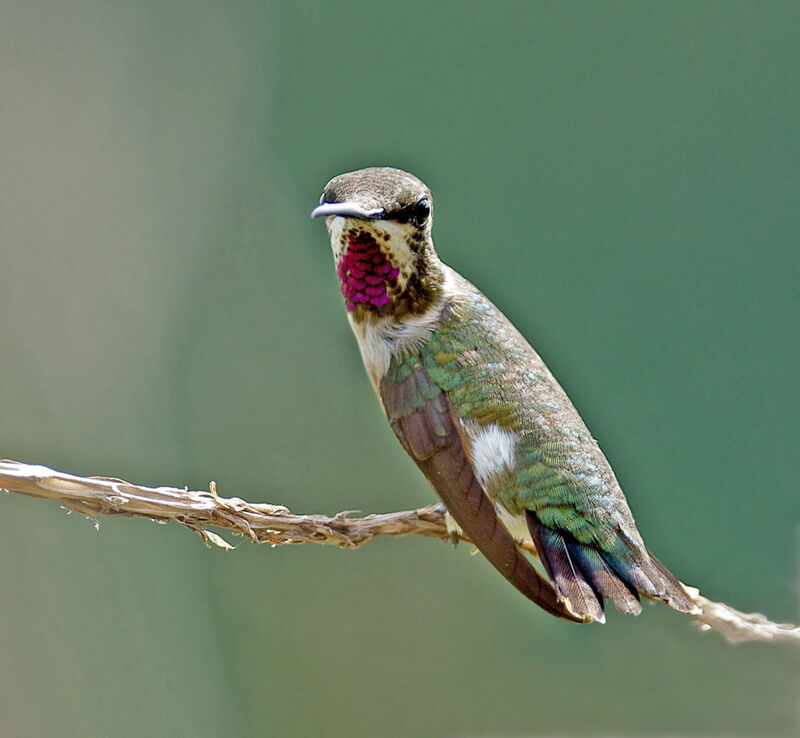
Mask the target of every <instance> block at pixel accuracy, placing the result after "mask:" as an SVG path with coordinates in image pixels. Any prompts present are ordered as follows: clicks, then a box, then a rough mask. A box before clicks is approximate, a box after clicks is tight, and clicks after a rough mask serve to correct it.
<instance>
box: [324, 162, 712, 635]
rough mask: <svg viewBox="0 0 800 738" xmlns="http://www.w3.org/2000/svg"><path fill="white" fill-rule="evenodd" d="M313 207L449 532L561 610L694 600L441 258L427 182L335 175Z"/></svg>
mask: <svg viewBox="0 0 800 738" xmlns="http://www.w3.org/2000/svg"><path fill="white" fill-rule="evenodd" d="M311 217H312V218H325V222H326V225H327V229H328V234H329V236H330V242H331V248H332V250H333V257H334V261H335V265H336V274H337V276H338V278H339V286H340V289H341V293H342V296H343V298H344V305H345V308H346V311H347V318H348V320H349V322H350V326H351V328H352V330H353V333H354V334H355V337H356V340H357V342H358V346H359V349H360V351H361V357H362V359H363V362H364V366H365V368H366V371H367V375H368V377H369V379H370V381H371V383H372V386H373V388H374V390H375V392H376V394H377V396H378V399H379V401H380V404H381V407H382V409H383V411H384V413H385V415H386V417H387V419H388V421H389V424H390V426H391V428H392V430H393V431H394V434H395V435H396V436H397V438H398V439H399V441H400V443H401V444H402V446H403V448H404V449H405V451H406V452H407V453H408V455H409V456H410V457H411V458H412V459H413V460H414V462H415V463H416V464H417V466H418V467H419V468H420V469H421V470H422V473H423V474H424V475H425V476H426V477H427V479H428V481H429V482H430V484H431V485H432V486H433V488H434V490H435V492H436V493H437V495H438V496H439V498H440V499H441V501H442V502H443V503H444V506H445V508H446V510H447V514H446V520H447V526H448V530H449V531H450V532H451V535H453V536H455V537H461V536H462V535H464V534H466V536H467V537H468V538H469V539H470V540H471V541H472V542H473V543H474V544H475V546H476V547H477V548H478V549H479V550H480V552H481V553H482V554H483V555H484V556H485V557H486V559H488V561H489V562H490V563H491V564H492V565H493V566H494V567H495V569H497V570H498V571H499V572H500V573H501V574H502V575H503V576H504V577H505V578H506V579H507V580H508V581H509V582H510V583H511V584H513V585H514V587H516V588H517V589H518V590H519V591H520V592H521V593H522V594H523V595H525V596H526V597H528V598H529V599H530V600H531V601H533V602H534V603H536V604H537V605H539V606H540V607H541V608H543V609H544V610H546V611H547V612H549V613H551V614H553V615H555V616H557V617H560V618H563V619H564V620H568V621H572V622H578V623H590V622H605V614H604V604H605V601H606V600H612V601H613V603H614V605H615V607H616V608H617V610H619V611H620V612H622V613H629V614H634V615H636V614H639V613H640V612H641V609H642V606H641V601H640V596H642V597H645V598H647V599H649V600H654V601H658V602H662V603H664V604H666V605H668V606H670V607H672V608H674V609H676V610H679V611H681V612H695V611H696V606H695V605H694V603H692V601H691V600H690V599H689V597H688V596H687V592H686V590H685V589H684V587H683V585H682V584H681V583H680V582H679V581H678V579H677V578H676V577H675V576H673V575H672V574H671V573H670V572H669V570H668V569H667V568H666V567H665V566H664V565H663V564H662V563H661V562H660V561H659V560H658V559H657V558H656V557H655V556H654V555H653V554H652V553H650V551H649V550H648V549H647V547H646V546H645V544H644V542H643V541H642V537H641V536H640V535H639V532H638V530H637V529H636V524H635V523H634V519H633V516H632V515H631V511H630V509H629V507H628V503H627V501H626V499H625V496H624V495H623V493H622V490H621V488H620V485H619V483H618V482H617V479H616V477H615V476H614V472H613V471H612V469H611V466H610V465H609V463H608V461H607V460H606V458H605V456H604V455H603V452H602V451H601V450H600V447H599V446H598V444H597V442H596V441H595V439H594V438H593V437H592V435H591V434H590V432H589V431H588V430H587V428H586V425H585V424H584V423H583V421H582V420H581V417H580V415H578V412H577V411H576V409H575V408H574V406H573V405H572V403H571V402H570V400H569V398H568V397H567V395H566V393H565V392H564V390H563V389H562V388H561V386H560V385H559V384H558V382H557V381H556V379H555V378H554V377H553V375H552V374H551V373H550V371H549V370H548V368H547V367H546V366H545V364H544V362H543V361H542V359H541V358H540V357H539V355H538V354H537V353H536V352H535V351H534V349H533V348H532V347H531V345H530V344H529V343H528V341H526V340H525V338H524V337H523V336H522V334H521V333H520V332H519V331H518V330H517V329H516V328H515V327H514V326H513V325H512V324H511V322H510V321H509V320H508V318H506V317H505V315H503V313H501V312H500V310H499V309H498V308H497V307H495V306H494V305H493V304H492V303H491V302H490V301H489V300H488V299H487V298H486V297H485V296H484V295H483V294H482V293H481V292H480V291H479V290H478V289H477V288H476V287H474V286H473V285H472V284H471V283H470V282H469V281H467V280H466V279H465V278H464V277H462V276H461V275H460V274H458V273H457V272H456V271H455V270H453V269H451V268H450V267H449V266H447V265H446V264H444V263H443V262H442V261H441V259H440V258H439V256H438V255H437V253H436V250H435V249H434V245H433V239H432V236H431V231H432V226H433V199H432V197H431V193H430V190H429V189H428V188H427V187H426V186H425V185H424V184H423V183H422V182H421V181H420V180H419V179H417V178H416V177H415V176H413V175H412V174H409V173H407V172H404V171H401V170H399V169H393V168H390V167H373V168H368V169H361V170H358V171H354V172H348V173H346V174H341V175H339V176H337V177H334V178H333V179H332V180H330V182H328V183H327V185H325V189H324V191H323V193H322V197H321V198H320V202H319V206H318V207H316V208H315V209H314V210H313V212H312V213H311ZM456 540H457V538H456ZM526 544H528V548H530V547H531V546H532V548H533V549H534V550H535V552H536V556H537V558H538V560H539V562H540V564H539V565H537V564H536V563H535V562H534V561H533V560H532V559H531V558H530V557H529V556H528V555H527V554H526V552H525V548H524V546H525V545H526ZM540 570H541V571H540Z"/></svg>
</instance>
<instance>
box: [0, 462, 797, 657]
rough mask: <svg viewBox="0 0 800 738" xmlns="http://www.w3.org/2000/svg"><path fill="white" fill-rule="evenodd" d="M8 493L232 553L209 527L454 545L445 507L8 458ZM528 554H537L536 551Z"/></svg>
mask: <svg viewBox="0 0 800 738" xmlns="http://www.w3.org/2000/svg"><path fill="white" fill-rule="evenodd" d="M0 489H6V490H8V491H10V492H17V493H20V494H24V495H30V496H32V497H44V498H47V499H51V500H55V501H56V502H59V503H60V504H61V506H62V507H64V508H66V509H67V510H71V511H74V512H78V513H81V514H83V515H86V516H88V517H89V518H91V519H93V520H96V518H97V517H99V516H111V515H121V516H125V517H144V518H149V519H151V520H155V521H157V522H169V521H174V522H176V523H179V524H180V525H183V526H185V527H186V528H190V529H191V530H193V531H195V532H197V533H198V534H199V535H200V537H201V538H202V539H203V541H204V542H205V544H206V545H210V544H212V543H213V544H215V545H217V546H220V547H221V548H226V549H231V548H233V546H231V545H230V544H229V543H227V542H226V541H225V540H224V539H223V538H222V537H221V536H219V535H218V534H216V533H214V532H212V531H210V530H208V527H209V526H213V527H215V528H222V529H224V530H227V531H230V532H231V533H234V534H236V535H241V536H246V537H247V538H249V539H250V540H251V541H253V542H254V543H270V544H273V545H278V546H283V545H287V544H294V543H318V544H332V545H336V546H342V547H344V548H358V547H359V546H361V545H363V544H364V543H367V542H369V541H371V540H372V539H373V538H375V537H376V536H379V535H388V536H407V535H412V534H415V535H421V536H427V537H429V538H441V539H444V540H450V539H451V536H450V534H449V533H448V531H447V527H446V525H445V514H444V508H443V507H442V506H441V505H431V506H429V507H422V508H419V509H417V510H407V511H403V512H395V513H385V514H383V515H366V516H364V517H360V518H356V517H350V512H348V511H345V512H340V513H337V514H336V515H334V516H333V517H327V516H325V515H294V514H293V513H291V512H290V511H289V510H288V509H287V508H285V507H282V506H281V505H270V504H267V503H253V502H247V501H245V500H242V499H240V498H238V497H220V496H219V495H218V494H217V492H216V486H215V484H214V483H213V482H212V483H211V484H210V487H209V491H207V492H206V491H195V490H189V489H178V488H175V487H141V486H139V485H136V484H131V483H130V482H125V481H123V480H121V479H112V478H109V477H77V476H73V475H71V474H66V473H64V472H59V471H55V470H54V469H49V468H48V467H46V466H38V465H31V464H22V463H19V462H16V461H8V460H5V461H3V460H0ZM462 540H468V539H467V538H463V539H462ZM526 548H528V547H526ZM528 550H530V551H531V552H532V553H535V552H534V551H533V549H532V548H528ZM684 586H685V588H686V590H687V592H688V593H689V596H690V597H691V598H692V600H693V601H694V602H695V603H696V604H697V612H696V613H693V614H690V617H692V618H693V619H694V620H696V621H697V622H698V623H700V626H701V628H703V629H705V630H715V631H717V632H719V633H722V635H724V636H725V637H726V638H727V639H728V640H729V641H732V642H740V641H778V640H794V641H798V642H800V628H798V627H796V626H793V625H789V624H780V623H773V622H771V621H769V620H767V619H766V618H765V617H764V616H763V615H759V614H757V613H754V614H747V613H742V612H739V611H738V610H734V609H733V608H732V607H729V606H728V605H725V604H724V603H721V602H712V601H711V600H708V599H706V598H705V597H703V596H702V595H701V594H700V591H699V590H697V589H695V588H693V587H688V586H686V585H684Z"/></svg>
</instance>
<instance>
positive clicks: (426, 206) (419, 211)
mask: <svg viewBox="0 0 800 738" xmlns="http://www.w3.org/2000/svg"><path fill="white" fill-rule="evenodd" d="M430 214H431V201H430V200H429V199H428V198H427V197H423V198H422V199H421V200H419V201H418V202H417V204H416V205H414V210H413V215H412V218H413V219H414V223H416V224H417V225H418V226H424V225H425V223H427V222H428V218H429V217H430Z"/></svg>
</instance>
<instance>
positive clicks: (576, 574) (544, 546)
mask: <svg viewBox="0 0 800 738" xmlns="http://www.w3.org/2000/svg"><path fill="white" fill-rule="evenodd" d="M526 517H527V523H528V530H529V531H530V534H531V538H532V540H533V545H534V546H535V547H536V552H537V554H538V555H539V558H540V560H541V562H542V564H543V566H544V568H545V571H546V572H547V574H548V576H549V577H550V579H551V581H552V582H553V585H554V586H555V589H556V592H558V594H559V595H560V596H561V597H562V598H564V599H565V600H567V601H568V602H569V604H570V607H571V609H572V610H573V611H574V612H575V613H576V614H577V615H580V616H583V617H585V618H587V619H590V620H595V621H597V622H601V623H602V622H605V614H604V606H605V600H606V599H610V600H612V601H613V602H614V605H615V607H616V608H617V610H619V612H621V613H625V614H629V615H638V614H639V613H640V612H641V611H642V605H641V602H640V601H639V595H642V596H644V597H646V598H647V599H650V600H655V601H657V602H663V603H664V604H665V605H669V607H671V608H672V609H674V610H678V611H679V612H684V613H687V614H692V613H696V612H698V605H697V603H696V602H694V601H693V600H692V598H691V597H690V596H689V594H688V593H687V591H686V589H684V587H683V585H682V584H681V583H680V582H679V581H678V580H677V578H676V577H675V576H674V575H673V574H672V573H671V572H670V571H669V570H668V569H667V568H666V567H665V566H664V565H663V564H662V563H661V562H660V561H659V560H658V559H657V558H656V557H655V556H653V554H651V553H650V552H649V551H648V550H647V549H642V548H641V546H636V544H635V542H634V541H630V540H626V537H625V536H624V534H622V533H621V534H620V537H621V539H622V540H621V543H622V544H623V548H624V552H625V553H624V555H620V556H616V555H614V554H612V553H609V552H607V551H603V550H601V549H599V548H597V547H594V546H591V545H587V544H584V543H580V542H579V541H577V540H576V539H575V538H574V537H573V536H572V535H571V534H570V533H568V532H566V531H561V530H554V529H552V528H549V527H548V526H546V525H545V524H544V523H542V522H541V521H540V520H539V518H538V517H537V516H536V515H535V514H534V513H533V512H531V511H528V512H527V513H526ZM637 549H638V551H637Z"/></svg>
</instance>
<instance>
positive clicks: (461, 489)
mask: <svg viewBox="0 0 800 738" xmlns="http://www.w3.org/2000/svg"><path fill="white" fill-rule="evenodd" d="M405 366H406V371H404V372H403V376H396V375H394V374H392V375H390V376H387V377H384V379H383V380H382V381H381V384H380V395H381V400H382V401H383V405H384V408H385V410H386V414H387V416H388V418H389V422H390V424H391V426H392V429H393V430H394V432H395V434H396V435H397V437H398V439H399V440H400V442H401V443H402V444H403V447H404V448H405V450H406V451H407V452H408V454H409V456H411V458H412V459H413V460H414V461H415V462H416V464H417V466H419V468H420V469H421V470H422V472H423V474H425V476H426V477H427V478H428V481H429V482H430V483H431V484H432V485H433V488H434V489H435V490H436V493H437V494H438V495H439V497H440V498H441V500H442V502H444V504H445V506H446V507H447V509H448V511H449V513H450V515H452V517H453V519H454V520H455V521H456V522H457V523H458V524H459V525H460V526H461V528H462V529H463V530H464V531H465V532H466V534H467V535H468V536H469V537H470V539H471V540H472V542H473V543H474V544H475V545H476V546H477V547H478V549H480V551H481V553H483V555H484V556H485V557H486V558H487V559H488V560H489V562H490V563H491V564H492V565H493V566H494V567H495V569H497V570H498V571H499V572H500V573H501V574H502V575H503V576H504V577H505V578H506V579H508V581H509V582H511V584H513V585H514V586H515V587H516V588H517V589H518V590H519V591H520V592H521V593H522V594H524V595H525V596H526V597H527V598H528V599H530V600H532V601H533V602H535V603H536V604H537V605H539V606H540V607H541V608H543V609H544V610H546V611H547V612H549V613H551V614H553V615H556V616H558V617H560V618H563V619H565V620H571V621H574V622H587V621H590V620H591V619H592V618H590V617H586V616H585V615H583V614H580V615H576V614H575V613H574V612H572V610H571V609H570V607H569V603H568V602H567V601H565V599H564V598H562V597H560V596H559V595H558V594H557V592H556V591H555V590H554V589H553V587H552V586H551V585H550V583H549V582H547V581H546V580H545V579H544V578H543V577H542V576H541V575H540V574H539V572H538V571H537V570H536V569H535V567H534V566H533V564H532V563H531V561H530V559H528V557H527V556H526V554H525V553H524V551H522V550H521V549H520V547H519V546H518V545H517V543H516V542H515V540H514V538H513V537H512V536H511V534H510V533H509V532H508V530H507V529H506V527H505V526H504V525H503V523H502V522H501V521H500V520H499V518H498V516H497V513H496V511H495V508H494V505H493V504H492V502H491V500H490V499H489V498H488V497H487V496H486V493H485V492H484V490H483V488H482V487H481V485H480V483H479V482H478V480H477V479H476V477H475V473H474V470H473V468H472V465H471V463H470V461H469V459H468V458H467V454H466V452H465V449H464V443H463V440H462V438H461V436H460V434H459V431H458V424H457V422H456V421H455V418H454V414H453V411H452V408H451V407H450V403H449V401H448V399H447V397H446V396H445V393H444V392H443V391H442V389H441V388H440V387H439V386H438V385H437V384H436V383H435V382H434V381H433V380H432V379H431V378H430V376H429V375H428V373H427V372H426V370H425V369H424V368H423V367H422V366H421V363H420V362H413V363H412V365H411V366H409V365H408V363H406V364H405Z"/></svg>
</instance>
